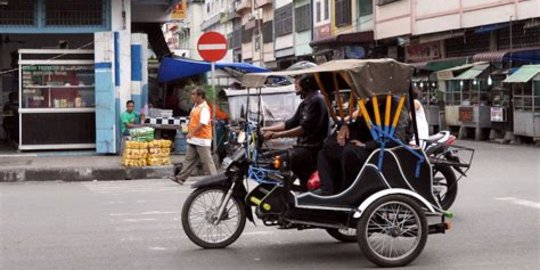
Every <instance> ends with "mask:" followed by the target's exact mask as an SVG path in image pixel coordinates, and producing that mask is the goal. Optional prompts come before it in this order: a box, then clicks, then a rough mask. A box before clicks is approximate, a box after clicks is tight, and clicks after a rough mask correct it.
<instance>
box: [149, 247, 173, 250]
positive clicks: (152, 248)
mask: <svg viewBox="0 0 540 270" xmlns="http://www.w3.org/2000/svg"><path fill="white" fill-rule="evenodd" d="M150 250H160V251H161V250H169V249H168V248H166V247H150Z"/></svg>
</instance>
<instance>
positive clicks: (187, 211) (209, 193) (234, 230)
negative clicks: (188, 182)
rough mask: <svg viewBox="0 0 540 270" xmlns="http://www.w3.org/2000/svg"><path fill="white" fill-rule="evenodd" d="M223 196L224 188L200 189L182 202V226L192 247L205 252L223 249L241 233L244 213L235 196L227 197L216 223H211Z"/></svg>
mask: <svg viewBox="0 0 540 270" xmlns="http://www.w3.org/2000/svg"><path fill="white" fill-rule="evenodd" d="M226 193H227V190H226V189H225V188H219V187H209V188H201V189H197V190H195V191H194V192H193V193H191V194H190V195H189V197H188V198H187V199H186V202H185V203H184V206H183V207H182V227H183V229H184V232H185V233H186V235H187V236H188V238H189V239H190V240H191V241H192V242H193V243H195V244H196V245H198V246H200V247H202V248H207V249H213V248H224V247H226V246H228V245H230V244H232V243H234V241H236V240H237V239H238V237H240V235H241V234H242V232H243V231H244V227H245V225H246V210H245V207H244V204H243V202H242V201H241V200H239V199H238V198H235V197H231V198H230V200H229V202H228V203H227V206H226V208H225V211H224V212H223V214H222V216H221V217H220V222H219V224H215V222H216V221H217V219H218V217H217V214H218V211H219V207H220V205H221V202H222V200H223V199H224V197H225V194H226Z"/></svg>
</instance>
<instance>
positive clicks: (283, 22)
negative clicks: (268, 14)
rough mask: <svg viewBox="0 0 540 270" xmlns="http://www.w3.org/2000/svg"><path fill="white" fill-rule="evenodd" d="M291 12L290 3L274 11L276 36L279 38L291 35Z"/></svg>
mask: <svg viewBox="0 0 540 270" xmlns="http://www.w3.org/2000/svg"><path fill="white" fill-rule="evenodd" d="M292 11H293V6H292V3H291V4H288V5H286V6H284V7H281V8H278V9H276V11H275V13H274V18H275V22H276V36H278V37H279V36H284V35H287V34H290V33H292V30H293V29H292V28H293V21H292Z"/></svg>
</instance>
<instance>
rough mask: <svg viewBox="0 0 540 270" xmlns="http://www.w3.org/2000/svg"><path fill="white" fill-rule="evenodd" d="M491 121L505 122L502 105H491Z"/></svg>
mask: <svg viewBox="0 0 540 270" xmlns="http://www.w3.org/2000/svg"><path fill="white" fill-rule="evenodd" d="M491 122H506V115H505V109H504V108H503V107H491Z"/></svg>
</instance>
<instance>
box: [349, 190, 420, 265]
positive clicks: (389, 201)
mask: <svg viewBox="0 0 540 270" xmlns="http://www.w3.org/2000/svg"><path fill="white" fill-rule="evenodd" d="M357 232H358V244H359V245H360V249H361V250H362V253H363V254H364V256H365V257H366V258H367V259H368V260H370V261H371V262H373V263H375V264H376V265H379V266H383V267H397V266H405V265H407V264H409V263H410V262H412V261H413V260H414V259H416V257H418V255H420V253H421V252H422V250H423V249H424V246H425V245H426V241H427V236H428V226H427V220H426V216H425V214H424V211H423V210H422V208H421V207H420V206H419V205H418V203H416V202H415V201H414V200H413V199H411V198H409V197H406V196H403V195H389V196H386V197H383V198H380V199H378V200H377V201H375V202H373V203H372V204H371V205H370V206H369V207H368V208H367V209H366V210H365V211H364V213H363V214H362V217H361V218H360V220H359V222H358V230H357Z"/></svg>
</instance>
